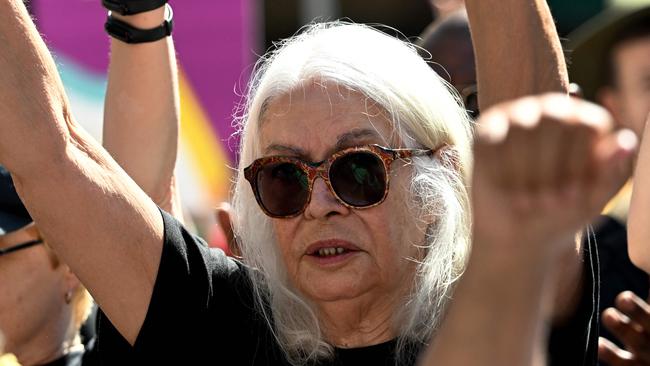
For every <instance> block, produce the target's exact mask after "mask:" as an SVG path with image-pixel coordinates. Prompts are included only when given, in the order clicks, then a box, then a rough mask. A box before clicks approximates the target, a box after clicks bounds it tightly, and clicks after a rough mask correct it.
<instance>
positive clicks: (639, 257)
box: [627, 116, 650, 273]
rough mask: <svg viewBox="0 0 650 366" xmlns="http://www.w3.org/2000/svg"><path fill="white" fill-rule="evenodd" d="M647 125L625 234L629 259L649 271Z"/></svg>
mask: <svg viewBox="0 0 650 366" xmlns="http://www.w3.org/2000/svg"><path fill="white" fill-rule="evenodd" d="M648 120H650V116H649V118H648ZM647 125H648V123H647V122H646V128H645V130H644V132H643V139H642V140H641V148H640V150H639V155H638V157H637V161H636V169H635V171H634V188H633V191H632V201H631V203H630V212H629V216H628V222H627V234H628V240H629V252H630V259H632V262H634V264H636V265H637V266H639V267H640V268H641V269H643V270H644V271H646V272H648V273H650V189H649V187H650V129H649V128H648V127H647Z"/></svg>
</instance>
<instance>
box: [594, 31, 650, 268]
mask: <svg viewBox="0 0 650 366" xmlns="http://www.w3.org/2000/svg"><path fill="white" fill-rule="evenodd" d="M614 57H615V61H616V65H617V68H616V69H617V81H618V86H617V88H614V89H608V90H605V91H604V92H603V101H604V102H606V103H608V104H605V105H607V106H608V107H609V108H610V109H611V110H613V111H615V116H616V117H617V120H620V121H621V123H622V124H626V125H628V126H629V127H630V128H632V129H634V131H635V132H636V133H637V134H638V135H639V136H641V137H642V143H641V148H640V150H639V157H638V161H637V166H636V170H635V172H634V189H633V192H632V201H631V202H630V210H629V216H628V242H629V251H630V258H631V259H632V262H634V264H636V265H637V266H638V267H639V268H641V269H643V270H644V271H646V272H648V273H650V244H648V243H650V230H649V229H648V212H647V207H648V202H650V192H649V191H648V190H647V189H646V188H647V186H648V184H649V182H650V164H649V163H648V162H649V161H650V146H648V145H650V139H649V138H648V134H650V132H649V131H648V129H647V128H645V126H646V124H647V120H648V119H650V115H648V113H650V58H649V57H650V37H645V38H641V39H638V40H634V41H631V42H627V43H624V44H622V45H621V46H619V47H618V49H617V50H616V51H615V53H614Z"/></svg>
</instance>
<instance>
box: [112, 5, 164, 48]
mask: <svg viewBox="0 0 650 366" xmlns="http://www.w3.org/2000/svg"><path fill="white" fill-rule="evenodd" d="M173 28H174V12H173V11H172V7H171V6H169V4H167V5H166V9H165V20H164V21H163V23H162V24H161V25H159V26H158V27H156V28H153V29H140V28H136V27H134V26H132V25H130V24H128V23H125V22H123V21H121V20H118V19H115V18H113V16H111V14H110V13H109V14H108V18H107V19H106V24H105V25H104V29H106V33H108V35H110V36H111V37H113V38H115V39H119V40H120V41H122V42H125V43H146V42H155V41H158V40H161V39H163V38H165V37H168V36H169V35H171V34H172V30H173Z"/></svg>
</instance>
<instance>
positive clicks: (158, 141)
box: [0, 8, 181, 366]
mask: <svg viewBox="0 0 650 366" xmlns="http://www.w3.org/2000/svg"><path fill="white" fill-rule="evenodd" d="M114 16H115V17H119V18H121V19H122V20H123V21H126V22H128V23H131V24H132V25H134V26H137V27H140V28H151V27H154V26H156V25H159V24H160V23H162V19H163V8H160V9H156V10H153V11H150V12H146V13H142V14H138V15H134V16H129V17H122V16H119V15H118V14H114ZM111 48H112V52H111V68H110V72H109V77H108V81H109V83H108V92H107V99H106V106H105V107H106V108H105V121H104V122H105V123H104V145H105V147H106V148H107V150H108V151H109V152H110V153H111V154H113V157H114V158H115V159H117V160H118V162H119V163H120V164H121V166H122V167H123V168H124V169H125V170H127V172H128V173H129V174H130V175H131V177H132V178H133V179H134V180H135V181H136V182H137V183H138V184H139V185H140V187H141V188H142V189H143V190H144V191H145V192H146V193H147V194H148V195H149V196H151V197H152V198H153V199H154V201H155V202H157V203H158V204H159V205H160V207H161V208H163V209H165V210H167V211H169V212H171V213H172V214H174V215H175V216H176V217H178V218H181V211H180V207H179V204H178V202H179V201H178V197H177V190H176V189H175V187H174V177H173V169H174V165H175V161H176V151H177V136H178V124H179V114H178V99H179V98H178V93H177V90H178V88H177V78H176V65H175V57H174V52H173V43H172V41H171V39H170V38H166V39H164V40H161V41H158V42H153V43H147V44H143V45H127V44H125V43H122V42H119V41H116V40H112V46H111ZM150 89H151V90H150ZM161 101H164V102H162V103H161ZM38 236H39V234H38V230H37V229H36V226H35V225H34V224H31V225H29V226H27V227H25V228H22V229H19V230H17V231H15V232H12V233H9V234H7V235H4V236H0V243H1V244H3V246H11V245H15V244H19V243H22V242H26V241H28V240H32V239H35V238H37V237H38ZM5 244H6V245H5ZM49 255H51V253H48V250H47V249H46V248H45V246H43V245H40V246H36V247H32V248H29V249H26V250H24V251H19V252H16V253H13V254H11V255H9V256H7V257H6V258H2V259H1V260H2V261H3V262H6V263H3V265H2V266H0V267H1V268H2V271H3V277H6V278H12V279H20V280H16V281H13V280H12V282H11V283H10V284H9V285H8V286H4V287H3V289H6V290H7V293H5V295H4V296H0V299H2V301H0V307H3V305H6V306H7V309H11V311H9V310H8V311H4V312H2V314H7V315H11V316H9V317H7V318H6V319H0V328H2V329H3V331H4V332H5V334H6V335H7V347H6V350H7V351H9V352H12V353H15V354H16V355H17V357H18V359H19V361H20V362H21V364H22V365H25V366H30V365H37V364H43V363H46V362H49V361H52V360H54V359H57V358H59V357H61V356H62V355H63V354H64V353H66V352H68V351H69V350H70V346H72V345H74V343H73V340H74V337H75V335H76V333H77V332H76V330H74V332H71V330H72V329H71V324H72V323H71V319H72V318H71V317H72V316H73V313H74V309H73V308H72V305H70V304H66V303H65V296H66V293H68V292H74V291H76V288H77V286H79V281H78V280H77V278H76V276H74V275H73V274H72V272H71V271H70V269H69V267H68V266H66V265H63V264H61V265H59V266H58V267H56V268H53V267H52V266H51V265H49V266H48V265H44V264H43V263H41V262H43V261H44V258H47V259H49ZM39 260H40V262H39ZM12 268H14V270H13V273H12V272H11V270H12ZM15 268H19V269H22V270H23V271H24V272H25V273H22V274H20V273H15V272H16V270H15ZM7 271H10V272H7ZM32 282H33V283H32ZM59 282H60V283H63V284H66V286H62V285H55V283H59ZM37 285H40V286H37ZM38 287H41V289H38ZM43 289H48V291H43ZM21 291H22V292H21ZM23 292H24V293H23ZM35 314H36V315H41V316H35Z"/></svg>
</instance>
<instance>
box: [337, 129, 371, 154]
mask: <svg viewBox="0 0 650 366" xmlns="http://www.w3.org/2000/svg"><path fill="white" fill-rule="evenodd" d="M367 138H375V139H377V140H381V136H380V135H379V133H378V132H377V131H376V130H374V129H370V128H364V129H357V130H352V131H350V132H346V133H344V134H342V135H339V137H338V139H337V142H336V150H341V149H344V148H347V147H350V146H353V145H355V144H356V142H357V141H358V140H361V139H367Z"/></svg>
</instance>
